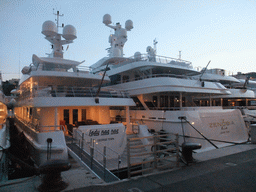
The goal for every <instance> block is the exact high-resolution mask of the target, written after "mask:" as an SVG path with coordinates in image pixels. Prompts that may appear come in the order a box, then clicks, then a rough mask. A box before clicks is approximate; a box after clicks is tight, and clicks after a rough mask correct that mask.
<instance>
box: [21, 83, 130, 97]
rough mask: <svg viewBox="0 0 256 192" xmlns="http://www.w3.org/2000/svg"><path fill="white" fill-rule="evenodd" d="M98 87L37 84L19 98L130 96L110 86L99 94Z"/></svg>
mask: <svg viewBox="0 0 256 192" xmlns="http://www.w3.org/2000/svg"><path fill="white" fill-rule="evenodd" d="M97 91H98V87H94V88H91V87H69V86H61V87H47V86H37V87H34V88H32V89H26V90H23V91H22V94H21V95H20V96H19V97H18V98H17V100H21V99H26V98H33V97H96V96H98V97H111V98H128V97H129V96H128V94H127V93H126V92H124V91H116V90H113V89H109V88H101V91H100V92H99V95H97Z"/></svg>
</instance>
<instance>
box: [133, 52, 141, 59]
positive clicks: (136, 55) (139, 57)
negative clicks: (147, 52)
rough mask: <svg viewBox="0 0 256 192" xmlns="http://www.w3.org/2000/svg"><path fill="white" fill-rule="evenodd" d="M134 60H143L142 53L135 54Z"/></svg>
mask: <svg viewBox="0 0 256 192" xmlns="http://www.w3.org/2000/svg"><path fill="white" fill-rule="evenodd" d="M134 59H135V60H141V53H140V52H136V53H134Z"/></svg>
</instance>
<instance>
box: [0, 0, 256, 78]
mask: <svg viewBox="0 0 256 192" xmlns="http://www.w3.org/2000/svg"><path fill="white" fill-rule="evenodd" d="M53 9H55V10H54V11H55V12H56V11H57V10H59V11H60V14H64V16H63V17H60V23H64V24H65V25H68V24H71V25H73V26H74V27H75V28H76V30H77V39H75V40H74V43H73V44H70V45H69V49H68V50H67V51H66V46H65V47H64V50H65V53H64V58H66V59H72V60H76V61H83V60H85V62H84V63H83V64H82V65H84V66H90V65H92V64H93V63H95V62H96V61H98V60H99V59H101V58H102V57H105V56H107V51H106V50H105V49H106V48H108V47H110V45H109V43H108V37H109V35H110V34H111V33H113V30H111V29H110V28H108V27H106V26H105V25H104V24H103V23H102V18H103V16H104V15H105V14H106V13H108V14H110V15H111V17H112V22H113V23H117V22H120V23H121V25H122V26H123V27H124V26H125V21H126V20H128V19H130V20H132V21H133V25H134V28H133V29H132V30H131V31H128V41H127V42H126V44H125V47H124V54H125V57H130V56H132V55H133V54H134V53H135V52H137V51H139V52H141V53H146V47H147V46H149V45H150V46H153V40H154V39H155V38H156V40H157V41H158V44H157V55H162V56H168V57H174V58H177V57H178V55H179V51H181V58H182V59H184V60H188V61H191V62H192V64H193V66H194V67H199V66H200V67H205V66H206V65H207V63H208V62H209V60H211V63H210V65H209V68H223V69H226V71H227V75H228V74H232V73H233V74H236V73H237V72H238V71H240V72H243V73H246V72H252V71H253V72H255V71H256V67H255V64H256V17H255V15H256V1H249V0H233V1H231V0H227V1H225V0H222V1H221V0H220V1H218V0H129V1H124V0H84V1H82V0H81V1H79V0H73V1H68V0H51V1H50V0H0V18H1V19H0V42H1V43H0V50H1V51H0V71H1V72H2V74H3V80H8V79H12V78H19V77H20V71H21V69H22V68H23V67H24V66H26V65H29V64H31V62H32V55H33V54H36V55H37V56H39V57H45V56H46V54H45V53H50V52H51V46H50V43H49V42H48V41H47V40H45V39H44V35H43V34H42V33H41V31H42V24H43V23H44V21H46V20H52V21H55V18H56V17H55V15H53ZM61 31H62V29H60V32H61Z"/></svg>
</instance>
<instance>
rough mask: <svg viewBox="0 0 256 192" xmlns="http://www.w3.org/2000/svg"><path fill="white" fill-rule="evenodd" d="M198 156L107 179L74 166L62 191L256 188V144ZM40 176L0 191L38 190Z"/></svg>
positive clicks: (6, 185) (7, 184)
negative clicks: (181, 163)
mask: <svg viewBox="0 0 256 192" xmlns="http://www.w3.org/2000/svg"><path fill="white" fill-rule="evenodd" d="M194 158H195V159H196V160H197V161H196V163H193V164H191V165H189V166H181V167H180V168H178V169H176V170H166V171H163V172H158V173H153V174H148V175H144V176H137V177H134V178H132V179H124V180H121V181H116V182H113V183H105V182H104V181H103V180H101V179H99V178H98V177H97V176H96V175H94V174H93V173H92V172H90V170H89V169H86V168H83V167H80V166H78V165H77V166H74V167H73V168H72V169H70V170H69V171H66V172H63V173H62V177H63V180H64V181H65V182H67V183H69V186H68V187H67V188H66V189H65V190H63V191H77V192H78V191H84V192H86V191H90V192H91V191H92V192H93V191H95V192H96V191H99V192H102V191H107V192H108V191H109V192H110V191H120V192H133V191H136V192H140V191H255V190H256V145H253V144H250V143H247V144H242V145H235V146H229V147H225V148H221V149H215V150H212V151H208V152H202V153H196V154H194ZM40 184H41V180H40V177H39V176H35V177H31V178H23V179H18V180H13V181H7V182H5V183H1V184H0V191H5V192H9V191H10V192H12V191H26V192H35V191H38V190H37V187H38V186H39V185H40Z"/></svg>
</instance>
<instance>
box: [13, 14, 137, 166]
mask: <svg viewBox="0 0 256 192" xmlns="http://www.w3.org/2000/svg"><path fill="white" fill-rule="evenodd" d="M59 16H60V15H59V13H58V14H57V17H59ZM58 27H59V26H58V18H57V25H56V24H55V23H54V22H52V21H46V22H44V23H43V26H42V33H43V34H44V35H45V39H46V40H48V41H49V42H50V43H51V44H52V48H53V51H52V53H51V54H49V57H38V56H37V55H33V56H32V64H30V65H29V66H26V67H24V68H23V70H22V73H23V76H22V78H21V80H20V82H19V87H18V89H17V91H16V93H18V96H17V98H16V104H15V125H16V127H17V129H18V131H19V132H21V133H23V134H24V136H25V138H26V140H27V146H28V149H29V152H30V154H31V157H32V159H33V160H34V161H35V164H36V165H37V166H40V165H42V164H44V163H45V162H47V161H48V160H49V159H51V160H55V159H56V160H58V159H60V160H67V159H68V150H67V146H66V142H65V137H64V136H65V134H72V129H73V127H75V126H76V128H77V132H80V133H85V135H86V136H87V137H88V140H89V139H90V138H94V139H97V138H100V136H101V139H102V137H103V138H104V137H107V136H108V137H111V139H112V140H111V141H109V142H108V145H110V147H111V145H112V146H113V145H114V146H117V144H116V143H118V141H117V140H120V139H123V140H124V141H126V140H125V139H124V138H125V126H124V125H123V124H122V123H117V124H110V123H112V122H115V120H116V119H115V117H116V114H113V113H112V112H111V111H112V110H111V108H119V112H118V113H123V114H125V113H126V111H127V114H128V112H129V106H132V105H134V102H133V100H132V99H131V98H128V97H127V95H126V94H124V93H122V92H120V91H114V90H113V89H105V88H102V89H100V88H99V86H100V85H101V81H102V76H100V75H94V74H91V73H89V71H88V70H84V68H83V67H81V66H79V65H80V64H82V63H83V62H77V61H73V60H68V59H64V58H63V45H65V44H70V43H72V42H73V40H74V39H76V38H77V36H76V29H75V28H74V27H73V26H72V25H66V26H65V27H64V28H63V33H62V34H61V33H59V32H58ZM107 81H109V79H108V78H105V80H104V81H103V82H107ZM123 110H124V111H123ZM127 119H129V118H127ZM95 124H96V125H95ZM87 125H89V128H88V127H87ZM94 125H95V126H94ZM128 126H129V123H128ZM103 132H104V133H105V134H102V133H103ZM98 133H99V134H98ZM107 133H109V134H107ZM97 134H98V135H97ZM111 134H112V135H111ZM115 139H116V140H115ZM99 142H100V141H99ZM101 142H103V143H104V139H102V140H101ZM111 142H112V143H111ZM119 143H121V144H120V146H119V148H118V150H122V149H123V148H124V146H125V143H126V142H120V141H119ZM121 145H122V146H121ZM120 153H121V151H120Z"/></svg>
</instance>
